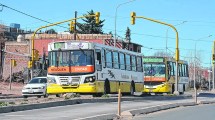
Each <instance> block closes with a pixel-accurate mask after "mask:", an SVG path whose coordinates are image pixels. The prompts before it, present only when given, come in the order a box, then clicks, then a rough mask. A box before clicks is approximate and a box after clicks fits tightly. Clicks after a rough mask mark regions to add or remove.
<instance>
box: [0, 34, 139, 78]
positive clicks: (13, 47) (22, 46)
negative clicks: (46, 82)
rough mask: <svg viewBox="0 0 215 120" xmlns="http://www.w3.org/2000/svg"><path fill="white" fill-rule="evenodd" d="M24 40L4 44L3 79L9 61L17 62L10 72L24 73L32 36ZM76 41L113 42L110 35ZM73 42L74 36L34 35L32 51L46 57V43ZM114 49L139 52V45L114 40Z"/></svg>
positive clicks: (85, 37)
mask: <svg viewBox="0 0 215 120" xmlns="http://www.w3.org/2000/svg"><path fill="white" fill-rule="evenodd" d="M23 37H24V39H23V40H21V41H20V40H19V41H7V42H5V48H4V50H5V53H6V54H5V57H4V66H3V78H4V79H7V78H8V77H9V75H10V60H11V59H15V60H17V66H16V67H13V68H12V69H13V70H12V72H13V73H15V72H20V71H24V70H25V68H27V63H28V61H29V60H30V57H31V48H32V47H31V38H32V34H25V35H23ZM76 38H77V39H78V40H84V41H90V42H96V43H100V44H105V45H110V46H113V45H114V40H113V39H112V35H110V34H78V35H77V37H76ZM67 40H74V34H36V36H35V41H34V49H36V50H38V51H39V55H40V57H42V56H43V55H46V56H47V55H48V52H47V51H48V43H50V42H54V41H67ZM116 47H118V48H122V49H129V50H131V51H136V52H141V47H142V46H141V45H138V44H135V43H126V42H124V41H122V40H116Z"/></svg>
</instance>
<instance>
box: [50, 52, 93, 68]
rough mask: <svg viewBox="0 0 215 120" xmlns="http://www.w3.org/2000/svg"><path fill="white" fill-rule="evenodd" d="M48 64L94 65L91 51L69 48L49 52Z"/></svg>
mask: <svg viewBox="0 0 215 120" xmlns="http://www.w3.org/2000/svg"><path fill="white" fill-rule="evenodd" d="M49 60H50V61H49V66H89V65H94V62H93V51H91V50H72V51H71V50H70V51H51V52H49Z"/></svg>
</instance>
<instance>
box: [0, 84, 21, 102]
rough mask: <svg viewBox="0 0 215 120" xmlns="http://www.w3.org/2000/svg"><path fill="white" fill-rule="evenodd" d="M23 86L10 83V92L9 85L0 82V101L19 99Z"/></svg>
mask: <svg viewBox="0 0 215 120" xmlns="http://www.w3.org/2000/svg"><path fill="white" fill-rule="evenodd" d="M23 86H24V84H22V83H12V84H11V90H10V84H9V83H7V82H0V99H4V98H13V97H21V96H22V88H23Z"/></svg>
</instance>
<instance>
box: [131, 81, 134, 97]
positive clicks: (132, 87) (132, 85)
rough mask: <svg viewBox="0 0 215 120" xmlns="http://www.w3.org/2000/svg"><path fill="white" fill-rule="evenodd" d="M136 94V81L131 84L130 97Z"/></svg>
mask: <svg viewBox="0 0 215 120" xmlns="http://www.w3.org/2000/svg"><path fill="white" fill-rule="evenodd" d="M134 92H135V84H134V81H132V82H131V87H130V95H134Z"/></svg>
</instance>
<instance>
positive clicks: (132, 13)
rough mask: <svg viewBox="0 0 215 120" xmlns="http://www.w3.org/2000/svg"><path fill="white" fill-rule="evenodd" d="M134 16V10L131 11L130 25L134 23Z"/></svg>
mask: <svg viewBox="0 0 215 120" xmlns="http://www.w3.org/2000/svg"><path fill="white" fill-rule="evenodd" d="M135 16H136V13H135V12H131V24H132V25H134V24H135Z"/></svg>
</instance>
